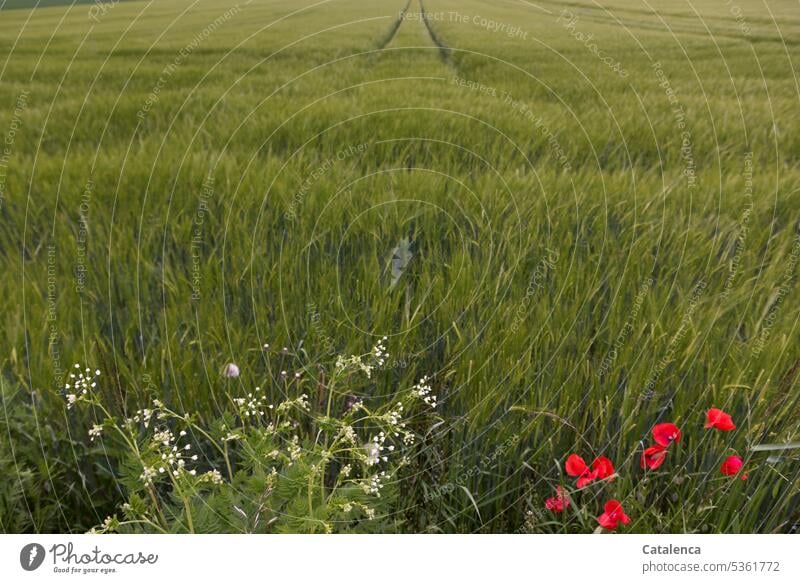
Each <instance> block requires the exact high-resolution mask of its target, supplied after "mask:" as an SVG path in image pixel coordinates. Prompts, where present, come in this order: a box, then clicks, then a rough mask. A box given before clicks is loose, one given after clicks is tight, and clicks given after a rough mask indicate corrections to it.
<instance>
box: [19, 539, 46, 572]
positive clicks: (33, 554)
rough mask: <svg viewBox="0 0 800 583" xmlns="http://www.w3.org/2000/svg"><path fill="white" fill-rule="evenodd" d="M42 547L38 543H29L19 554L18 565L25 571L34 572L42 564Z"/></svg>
mask: <svg viewBox="0 0 800 583" xmlns="http://www.w3.org/2000/svg"><path fill="white" fill-rule="evenodd" d="M44 554H45V553H44V547H43V546H42V545H40V544H39V543H30V544H27V545H25V546H24V547H22V550H21V551H20V552H19V564H20V565H22V568H23V569H25V570H26V571H35V570H36V569H38V568H39V567H41V566H42V563H43V562H44Z"/></svg>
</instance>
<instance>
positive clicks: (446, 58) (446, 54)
mask: <svg viewBox="0 0 800 583" xmlns="http://www.w3.org/2000/svg"><path fill="white" fill-rule="evenodd" d="M419 10H420V13H421V14H422V22H423V23H425V29H426V30H427V31H428V36H429V37H431V42H432V43H433V44H434V45H436V48H438V49H439V56H440V57H441V59H442V61H443V62H444V63H445V65H450V66H452V65H453V60H452V54H451V53H452V51H451V49H450V47H448V46H447V45H446V44H444V42H443V41H442V39H441V38H440V37H439V35H437V34H436V30H435V29H434V28H433V25H432V24H431V22H430V20H429V19H428V13H427V12H426V11H425V4H424V3H423V2H422V0H419Z"/></svg>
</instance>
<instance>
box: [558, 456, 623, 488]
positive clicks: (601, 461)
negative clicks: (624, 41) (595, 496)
mask: <svg viewBox="0 0 800 583" xmlns="http://www.w3.org/2000/svg"><path fill="white" fill-rule="evenodd" d="M564 469H565V470H566V471H567V474H568V475H570V476H572V477H574V478H575V477H576V478H578V481H577V486H578V488H583V487H584V486H587V485H589V484H591V483H592V482H594V481H595V480H596V479H597V478H600V479H601V480H603V479H605V478H609V477H611V476H612V475H613V474H614V464H612V463H611V460H610V459H608V458H607V457H605V456H602V455H601V456H599V457H597V458H596V459H595V460H594V461H593V462H592V467H591V468H589V466H587V465H586V462H585V461H583V458H582V457H581V456H579V455H578V454H575V453H573V454H571V455H570V456H569V457H568V458H567V463H566V464H564Z"/></svg>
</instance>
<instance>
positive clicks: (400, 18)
mask: <svg viewBox="0 0 800 583" xmlns="http://www.w3.org/2000/svg"><path fill="white" fill-rule="evenodd" d="M409 8H411V0H408V2H406V7H405V8H403V9H402V10H401V11H400V13H399V14H398V15H397V18H395V19H394V22H393V23H392V26H391V28H390V29H389V31H388V32H387V33H386V36H384V37H383V39H382V40H381V42H380V43H378V50H379V51H380V50H383V49H385V48H386V47H387V46H389V43H390V42H392V41H393V40H394V37H395V36H397V31H398V30H399V29H400V25H401V24H403V15H405V14H406V13H407V12H408V9H409Z"/></svg>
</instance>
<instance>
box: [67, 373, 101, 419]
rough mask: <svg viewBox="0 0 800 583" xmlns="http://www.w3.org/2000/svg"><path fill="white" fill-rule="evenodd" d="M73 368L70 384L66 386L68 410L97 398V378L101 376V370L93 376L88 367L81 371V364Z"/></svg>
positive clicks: (70, 374)
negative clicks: (95, 392) (77, 404)
mask: <svg viewBox="0 0 800 583" xmlns="http://www.w3.org/2000/svg"><path fill="white" fill-rule="evenodd" d="M73 368H74V370H73V372H71V373H69V382H68V383H66V384H65V385H64V395H65V396H66V399H67V409H72V407H73V406H74V405H75V404H76V403H81V402H91V401H92V400H93V399H94V397H95V394H94V391H95V389H96V388H97V378H98V377H99V376H100V371H99V370H95V371H94V374H92V370H91V369H90V368H88V367H87V368H85V369H84V370H83V371H81V365H79V364H76V365H74V367H73Z"/></svg>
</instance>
